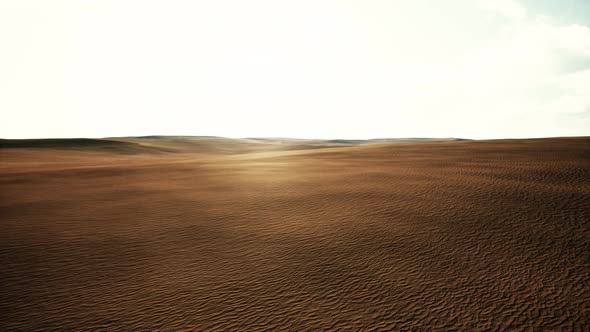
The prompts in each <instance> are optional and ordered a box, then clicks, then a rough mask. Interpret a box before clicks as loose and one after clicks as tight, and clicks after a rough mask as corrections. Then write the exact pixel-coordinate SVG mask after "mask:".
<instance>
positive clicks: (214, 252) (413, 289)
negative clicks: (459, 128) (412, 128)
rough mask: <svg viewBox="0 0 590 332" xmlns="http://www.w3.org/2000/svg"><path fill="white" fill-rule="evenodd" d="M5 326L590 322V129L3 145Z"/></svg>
mask: <svg viewBox="0 0 590 332" xmlns="http://www.w3.org/2000/svg"><path fill="white" fill-rule="evenodd" d="M1 145H2V149H0V158H1V160H0V161H1V163H0V188H1V192H0V212H1V232H0V267H1V268H0V280H1V281H2V287H1V288H0V315H1V318H0V330H2V331H47V330H63V331H85V330H110V331H148V330H162V331H179V330H197V331H215V330H222V331H223V330H227V331H256V330H269V331H273V330H288V331H305V330H309V331H320V330H351V331H368V330H371V331H373V330H383V331H388V330H426V329H435V330H463V331H489V330H509V331H517V330H527V331H529V330H534V331H537V330H582V331H583V330H585V331H588V329H589V327H590V138H588V137H578V138H547V139H526V140H489V141H461V140H453V139H448V140H426V139H422V140H421V139H414V140H412V139H409V140H375V141H346V140H333V141H325V140H324V141H322V140H292V139H282V138H276V139H225V138H218V137H196V138H191V137H158V136H153V137H142V138H133V137H128V138H109V139H102V140H101V139H75V140H36V141H27V140H20V141H15V140H3V141H2V142H1Z"/></svg>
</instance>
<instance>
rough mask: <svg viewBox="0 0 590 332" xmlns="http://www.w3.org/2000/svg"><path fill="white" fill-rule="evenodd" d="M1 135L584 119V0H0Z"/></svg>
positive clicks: (547, 126) (286, 131)
mask: <svg viewBox="0 0 590 332" xmlns="http://www.w3.org/2000/svg"><path fill="white" fill-rule="evenodd" d="M0 111H1V112H2V120H1V121H0V137H4V138H25V137H30V138H37V137H104V136H132V135H133V136H134V135H152V134H159V135H218V136H229V137H251V136H283V137H313V138H338V137H339V138H374V137H450V136H454V137H466V138H496V137H539V136H562V135H590V1H588V0H577V1H574V0H569V1H566V0H559V1H557V0H528V1H524V0H522V1H514V0H446V1H439V0H431V1H426V0H406V1H395V0H389V1H371V0H357V1H336V0H333V1H326V0H310V1H306V0H293V1H281V0H268V1H258V0H252V1H246V0H235V1H225V0H209V1H173V0H166V1H164V0H162V1H147V0H137V1H125V0H113V1H108V0H96V1H90V0H88V1H84V0H77V1H59V0H53V1H47V0H40V1H28V0H0Z"/></svg>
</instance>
